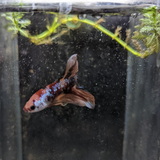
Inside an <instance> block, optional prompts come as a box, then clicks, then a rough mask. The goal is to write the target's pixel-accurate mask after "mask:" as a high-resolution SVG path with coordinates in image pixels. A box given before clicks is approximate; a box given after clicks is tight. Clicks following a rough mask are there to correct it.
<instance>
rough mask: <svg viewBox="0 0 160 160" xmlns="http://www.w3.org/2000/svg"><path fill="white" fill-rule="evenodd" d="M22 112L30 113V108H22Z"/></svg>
mask: <svg viewBox="0 0 160 160" xmlns="http://www.w3.org/2000/svg"><path fill="white" fill-rule="evenodd" d="M23 110H24V111H25V112H31V109H30V108H25V107H24V108H23Z"/></svg>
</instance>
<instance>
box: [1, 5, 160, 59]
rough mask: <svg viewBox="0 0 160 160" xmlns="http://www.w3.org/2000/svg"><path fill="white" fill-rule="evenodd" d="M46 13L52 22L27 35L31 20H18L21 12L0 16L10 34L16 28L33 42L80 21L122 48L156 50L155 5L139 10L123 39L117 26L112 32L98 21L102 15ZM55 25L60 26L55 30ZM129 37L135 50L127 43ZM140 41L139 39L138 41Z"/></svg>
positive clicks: (159, 30)
mask: <svg viewBox="0 0 160 160" xmlns="http://www.w3.org/2000/svg"><path fill="white" fill-rule="evenodd" d="M46 13H47V14H52V15H53V22H52V24H49V22H48V23H47V25H46V28H47V29H46V31H44V32H42V33H40V34H38V35H31V34H30V32H29V31H28V30H27V29H26V27H27V26H29V25H30V23H31V22H30V21H29V20H27V19H26V20H22V17H23V15H24V13H19V12H17V13H15V12H12V13H6V14H3V15H2V16H5V17H6V19H7V20H10V21H11V23H9V24H8V26H7V27H8V30H9V31H13V33H14V35H15V34H17V33H18V32H19V33H20V34H22V35H23V36H25V37H27V38H28V39H30V41H31V42H32V43H34V44H36V45H41V44H52V42H53V41H54V40H55V39H56V38H58V37H60V36H62V35H63V34H65V33H67V32H68V31H69V30H75V29H77V28H79V27H80V26H81V24H82V23H85V24H88V25H91V26H93V27H94V28H96V29H98V30H99V31H102V32H103V33H104V34H106V35H108V36H110V37H111V38H112V40H116V41H117V42H118V43H119V44H121V45H122V46H123V47H124V48H126V49H127V50H128V51H130V52H131V53H133V54H134V55H136V56H138V57H141V58H144V57H147V56H149V55H150V54H152V53H154V52H158V51H159V40H160V14H159V11H158V10H157V8H156V7H149V8H147V9H145V10H144V11H143V18H142V19H141V20H140V21H141V24H140V25H138V26H136V31H135V32H134V36H133V37H132V38H131V30H126V40H125V41H123V40H121V34H120V31H121V28H122V27H120V26H118V27H117V29H116V30H115V33H112V32H110V31H109V30H107V29H106V28H104V27H103V26H102V25H100V23H102V22H104V19H103V18H101V19H99V20H98V21H96V22H94V21H91V20H89V19H79V18H78V16H77V15H62V14H58V13H55V12H46ZM62 25H65V26H66V27H65V29H64V27H61V26H62ZM58 28H60V29H59V30H58V31H57V29H58ZM130 40H131V42H132V44H133V45H134V46H135V48H136V50H137V51H136V50H135V49H133V48H132V47H130V46H129V45H128V43H129V42H130ZM140 41H141V43H139V42H140ZM142 44H143V46H142ZM142 47H143V48H144V47H146V49H145V50H144V49H142Z"/></svg>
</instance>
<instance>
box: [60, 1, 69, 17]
mask: <svg viewBox="0 0 160 160" xmlns="http://www.w3.org/2000/svg"><path fill="white" fill-rule="evenodd" d="M71 10H72V3H67V2H62V3H60V4H59V13H61V14H69V13H70V12H71Z"/></svg>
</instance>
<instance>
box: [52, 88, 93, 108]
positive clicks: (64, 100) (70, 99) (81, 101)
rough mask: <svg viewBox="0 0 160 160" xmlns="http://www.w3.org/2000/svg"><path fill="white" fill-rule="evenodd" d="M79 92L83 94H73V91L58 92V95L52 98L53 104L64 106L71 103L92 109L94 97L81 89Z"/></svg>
mask: <svg viewBox="0 0 160 160" xmlns="http://www.w3.org/2000/svg"><path fill="white" fill-rule="evenodd" d="M80 92H81V93H83V94H74V93H68V94H60V95H59V96H58V97H56V98H55V99H54V102H53V105H62V106H65V105H66V104H68V103H71V104H74V105H78V106H86V107H88V108H90V109H94V107H95V100H94V97H93V96H92V95H91V94H90V93H88V92H86V91H83V90H81V91H80ZM88 95H89V97H88Z"/></svg>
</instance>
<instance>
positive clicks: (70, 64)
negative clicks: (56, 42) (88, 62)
mask: <svg viewBox="0 0 160 160" xmlns="http://www.w3.org/2000/svg"><path fill="white" fill-rule="evenodd" d="M77 72H78V61H77V54H74V55H72V56H71V57H70V58H69V59H68V61H67V65H66V71H65V74H64V76H63V78H62V79H65V78H67V79H68V78H70V77H72V76H75V75H76V74H77Z"/></svg>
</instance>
